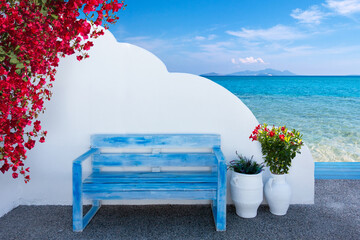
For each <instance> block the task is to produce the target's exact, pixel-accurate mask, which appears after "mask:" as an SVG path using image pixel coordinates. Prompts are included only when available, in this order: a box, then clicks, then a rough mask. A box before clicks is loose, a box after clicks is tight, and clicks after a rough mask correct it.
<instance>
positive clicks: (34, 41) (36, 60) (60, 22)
mask: <svg viewBox="0 0 360 240" xmlns="http://www.w3.org/2000/svg"><path fill="white" fill-rule="evenodd" d="M123 7H124V3H123V2H118V0H57V1H14V0H9V1H1V2H0V12H1V14H0V42H1V45H0V63H1V64H0V116H1V117H0V171H1V172H2V173H5V172H7V171H8V170H10V169H11V170H12V171H13V173H12V177H13V178H17V177H18V176H19V174H21V175H23V176H24V180H25V182H28V181H29V180H30V176H29V175H28V172H29V168H28V167H27V168H25V166H24V160H26V152H27V150H30V149H32V148H33V147H34V146H35V142H36V139H39V141H40V142H45V137H46V134H47V132H46V131H44V130H42V128H41V122H40V121H39V120H36V118H37V117H38V116H39V114H40V113H42V112H44V110H45V108H44V101H45V100H50V98H51V91H50V89H51V88H52V86H53V85H52V83H51V82H52V81H54V80H55V73H56V67H57V66H58V63H59V58H60V57H64V56H65V55H72V54H75V53H78V56H77V58H78V60H82V59H84V58H88V57H89V55H88V54H87V52H86V51H87V50H89V49H90V48H91V47H92V46H93V43H92V42H91V41H89V40H90V39H94V38H97V37H98V36H101V35H103V34H104V31H103V30H101V29H100V28H98V26H100V25H102V24H103V25H104V26H105V28H107V27H108V25H107V23H115V22H116V21H117V20H118V19H119V18H118V17H117V16H116V12H118V11H119V10H120V9H121V8H123ZM79 11H83V12H84V14H85V17H86V18H87V19H88V20H89V21H88V20H85V19H79V16H80V13H79ZM92 29H93V30H92ZM85 40H86V41H85Z"/></svg>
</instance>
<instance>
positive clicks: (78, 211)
mask: <svg viewBox="0 0 360 240" xmlns="http://www.w3.org/2000/svg"><path fill="white" fill-rule="evenodd" d="M83 229H84V226H83V206H82V197H81V192H77V193H75V192H74V193H73V231H74V232H82V230H83Z"/></svg>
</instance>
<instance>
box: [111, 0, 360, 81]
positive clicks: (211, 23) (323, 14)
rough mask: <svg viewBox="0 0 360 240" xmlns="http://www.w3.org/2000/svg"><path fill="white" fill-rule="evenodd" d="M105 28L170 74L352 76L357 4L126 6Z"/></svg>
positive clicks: (358, 35)
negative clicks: (265, 71)
mask: <svg viewBox="0 0 360 240" xmlns="http://www.w3.org/2000/svg"><path fill="white" fill-rule="evenodd" d="M126 4H127V5H128V6H127V7H126V10H125V11H121V12H120V14H119V17H120V20H119V21H118V23H117V24H115V25H114V26H111V28H110V30H111V32H112V33H113V34H114V35H115V37H116V38H117V40H118V41H120V42H129V43H132V44H135V45H138V46H141V47H143V48H145V49H147V50H149V51H151V52H153V53H154V54H155V55H157V56H158V57H159V58H160V59H161V60H162V61H163V62H165V64H166V66H167V67H168V70H169V71H171V72H187V73H194V74H201V73H207V72H219V73H232V72H236V71H242V70H247V69H249V70H259V69H264V68H274V69H278V70H289V71H292V72H294V73H296V74H309V75H343V74H345V75H347V74H360V0H322V1H317V0H314V1H307V0H301V1H300V0H297V1H295V0H251V1H250V0H248V1H245V0H238V1H235V0H227V1H213V0H206V1H205V0H197V1H191V0H183V1H174V0H167V1H143V0H126Z"/></svg>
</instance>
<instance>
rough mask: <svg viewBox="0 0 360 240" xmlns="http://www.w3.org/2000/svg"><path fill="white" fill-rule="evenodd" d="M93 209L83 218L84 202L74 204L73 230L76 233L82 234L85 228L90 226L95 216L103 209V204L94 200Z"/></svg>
mask: <svg viewBox="0 0 360 240" xmlns="http://www.w3.org/2000/svg"><path fill="white" fill-rule="evenodd" d="M92 202H93V204H92V207H91V208H90V210H89V211H88V212H87V213H86V215H85V216H84V217H83V208H82V202H81V201H80V204H79V203H75V198H74V203H73V230H74V232H82V231H83V230H84V228H85V227H86V226H87V225H88V224H89V222H90V221H91V219H92V218H93V217H94V216H95V214H96V213H97V211H98V210H99V209H100V207H101V202H100V201H99V200H93V201H92Z"/></svg>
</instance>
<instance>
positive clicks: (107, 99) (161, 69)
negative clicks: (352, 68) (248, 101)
mask: <svg viewBox="0 0 360 240" xmlns="http://www.w3.org/2000/svg"><path fill="white" fill-rule="evenodd" d="M90 55H91V57H90V58H89V59H87V60H85V61H82V62H78V61H77V60H76V59H75V57H68V58H66V59H64V60H62V61H61V64H60V67H59V70H58V74H57V76H56V82H55V87H54V96H53V98H52V100H51V101H50V102H49V103H48V104H47V111H46V113H45V115H44V116H42V119H43V120H42V122H43V127H44V128H45V129H47V130H48V137H47V139H46V142H45V143H44V144H37V146H36V148H35V149H34V150H32V151H31V152H30V154H29V158H28V160H27V163H28V164H29V165H30V166H31V171H32V172H31V173H32V179H31V181H30V183H29V184H27V185H25V186H23V190H24V194H23V195H22V196H23V201H22V203H23V204H71V199H72V196H71V187H72V184H71V167H72V160H73V159H74V158H76V157H77V156H78V155H80V154H82V153H83V152H84V151H86V149H88V147H89V136H90V134H94V133H219V134H221V137H222V150H223V152H224V154H225V157H226V159H227V160H228V161H230V160H232V159H234V158H235V151H236V150H237V151H238V152H239V153H241V154H243V155H247V156H251V155H254V157H255V159H257V160H258V161H262V160H261V150H260V144H259V143H257V142H251V141H250V140H249V139H248V137H249V135H250V133H251V131H252V130H253V129H254V127H255V126H256V125H257V124H258V122H257V120H256V118H255V117H254V115H253V114H252V113H251V111H250V110H249V109H248V108H247V107H246V106H245V105H244V104H243V103H242V102H241V101H240V100H239V99H238V98H237V97H236V96H235V95H233V94H232V93H230V92H229V91H227V90H226V89H224V88H223V87H221V86H219V85H217V84H216V83H214V82H212V81H210V80H208V79H206V78H202V77H199V76H196V75H192V74H185V73H169V72H167V69H166V66H165V65H164V63H163V62H161V60H159V59H158V58H157V57H156V56H154V55H153V54H151V53H150V52H148V51H146V50H144V49H142V48H139V47H136V46H134V45H130V44H126V43H118V42H116V40H115V38H114V37H113V35H112V34H111V33H110V32H106V34H105V36H103V37H101V38H99V39H98V40H96V43H95V47H94V48H93V49H92V50H91V51H90ZM313 171H314V163H313V159H312V157H311V154H310V152H309V150H308V148H307V147H304V149H303V154H302V155H299V157H296V159H295V160H294V164H293V168H292V170H291V174H290V176H289V181H290V182H291V184H292V185H293V196H294V197H293V200H292V203H313V200H314V174H313ZM266 177H267V175H266V174H265V178H266ZM0 181H1V180H0ZM0 202H1V201H0ZM191 203H195V202H191Z"/></svg>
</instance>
